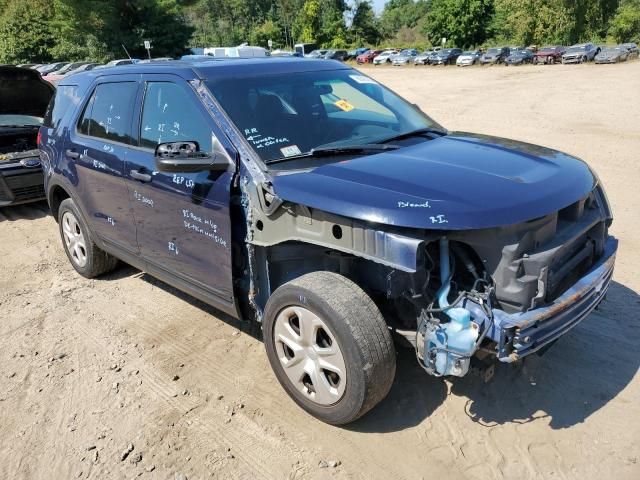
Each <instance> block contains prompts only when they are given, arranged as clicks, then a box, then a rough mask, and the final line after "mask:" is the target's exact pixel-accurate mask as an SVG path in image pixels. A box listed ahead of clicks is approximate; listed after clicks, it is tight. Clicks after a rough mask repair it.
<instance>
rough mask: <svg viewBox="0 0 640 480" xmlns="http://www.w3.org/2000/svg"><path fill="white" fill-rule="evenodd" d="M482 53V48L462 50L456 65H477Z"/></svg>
mask: <svg viewBox="0 0 640 480" xmlns="http://www.w3.org/2000/svg"><path fill="white" fill-rule="evenodd" d="M480 55H481V54H480V50H467V51H465V52H462V53H461V54H460V56H459V57H458V59H457V60H456V65H458V66H459V67H466V66H469V65H475V64H476V63H477V62H478V61H479V60H480Z"/></svg>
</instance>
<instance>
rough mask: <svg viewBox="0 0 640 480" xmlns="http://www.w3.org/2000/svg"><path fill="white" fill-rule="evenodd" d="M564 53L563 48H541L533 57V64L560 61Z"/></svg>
mask: <svg viewBox="0 0 640 480" xmlns="http://www.w3.org/2000/svg"><path fill="white" fill-rule="evenodd" d="M565 51H566V48H565V47H561V46H551V47H543V48H541V49H540V50H538V51H537V52H536V53H535V54H534V56H533V63H556V62H559V61H562V55H563V54H564V52H565Z"/></svg>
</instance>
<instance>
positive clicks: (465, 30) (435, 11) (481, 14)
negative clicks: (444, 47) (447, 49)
mask: <svg viewBox="0 0 640 480" xmlns="http://www.w3.org/2000/svg"><path fill="white" fill-rule="evenodd" d="M492 14H493V0H432V1H431V4H430V9H429V13H428V14H427V21H426V24H425V27H424V33H425V34H426V36H427V38H428V39H429V40H430V41H431V43H432V44H438V43H439V42H440V39H441V38H446V39H447V43H448V44H449V45H455V46H458V47H469V46H474V45H479V44H481V43H483V42H484V41H485V39H486V37H487V29H488V26H489V24H490V21H491V15H492Z"/></svg>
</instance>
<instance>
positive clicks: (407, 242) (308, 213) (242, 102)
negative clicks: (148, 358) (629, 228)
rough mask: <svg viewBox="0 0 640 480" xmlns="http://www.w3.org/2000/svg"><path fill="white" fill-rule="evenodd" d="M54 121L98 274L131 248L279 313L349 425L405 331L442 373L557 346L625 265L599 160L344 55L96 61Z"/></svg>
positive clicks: (50, 125) (310, 380) (274, 316)
mask: <svg viewBox="0 0 640 480" xmlns="http://www.w3.org/2000/svg"><path fill="white" fill-rule="evenodd" d="M329 67H331V68H329ZM66 89H72V90H73V91H75V92H76V96H75V97H74V98H76V100H73V99H71V98H70V97H69V96H67V95H65V94H64V92H65V91H66ZM142 92H144V95H142ZM158 99H161V101H158ZM294 105H295V108H294ZM40 137H41V141H40V143H39V145H40V155H41V158H42V162H43V165H44V170H45V171H46V172H47V175H46V177H45V191H46V193H47V199H48V201H49V205H50V207H51V212H52V214H53V217H54V218H55V219H56V220H57V222H58V225H59V230H60V236H61V242H62V247H63V249H64V251H65V253H66V255H67V257H68V259H69V261H70V263H71V265H72V266H73V268H74V269H75V270H76V271H77V272H78V273H79V274H81V275H83V276H85V277H89V278H91V277H96V276H98V275H100V274H103V273H106V272H108V271H110V270H112V269H114V268H115V266H116V264H117V261H118V260H117V259H120V260H123V261H125V262H127V263H130V264H132V265H134V266H135V267H137V268H139V269H141V270H143V271H145V272H147V273H148V274H150V275H152V276H155V277H157V278H159V279H160V280H162V281H164V282H166V283H167V284H169V285H172V286H174V287H176V288H178V289H180V290H182V291H184V292H186V293H188V294H190V295H192V296H194V297H196V298H199V299H200V300H203V301H205V302H207V303H209V304H211V305H213V306H215V307H216V308H218V309H219V310H221V311H223V312H226V313H228V314H229V315H232V316H235V317H237V318H242V319H245V320H247V321H256V322H258V323H259V325H260V326H261V330H262V332H263V338H264V342H265V349H266V354H267V357H268V359H269V362H270V364H271V366H272V368H273V370H274V372H275V376H276V378H277V379H278V381H279V382H280V384H281V385H282V387H283V388H284V390H285V391H286V392H287V393H288V394H289V395H290V396H291V397H292V398H293V400H294V401H295V402H296V403H297V404H298V405H300V406H301V407H302V408H304V409H305V410H307V411H308V412H309V413H311V414H312V415H315V416H316V417H318V418H320V419H321V420H323V421H325V422H329V423H332V424H344V423H348V422H351V421H353V420H355V419H357V418H358V417H360V416H362V415H363V414H365V413H366V412H367V411H368V410H369V409H371V408H373V407H374V406H375V405H376V404H377V403H379V402H380V401H381V400H382V399H383V398H384V397H385V395H386V394H387V392H388V391H389V389H390V388H391V385H392V383H393V379H394V374H395V368H396V356H395V352H394V345H393V342H392V338H391V330H394V331H395V332H397V333H398V334H399V335H400V334H402V333H403V332H405V333H404V334H405V335H406V338H407V339H408V340H409V341H410V342H411V343H412V345H413V346H414V348H415V353H416V357H417V359H418V361H419V362H420V363H421V365H422V366H423V367H424V369H425V370H426V371H427V372H428V373H430V374H433V375H436V376H464V375H465V374H466V373H467V372H468V370H469V364H470V359H471V357H472V356H474V355H475V354H480V352H481V354H482V355H484V356H490V357H496V358H497V359H499V360H501V361H503V362H513V361H516V360H519V359H521V358H523V357H526V356H527V355H530V354H532V353H534V352H536V351H539V350H541V349H545V348H546V347H548V346H550V345H551V344H553V343H554V342H555V340H557V339H558V338H559V337H560V336H562V335H563V334H564V333H566V332H568V331H569V330H570V329H572V328H573V327H574V326H575V325H576V324H577V323H578V322H580V321H581V320H582V319H584V318H585V317H586V316H587V315H588V313H589V312H590V311H591V310H593V309H594V308H595V307H596V306H597V305H598V304H599V303H600V302H601V301H602V299H603V298H604V296H605V294H606V292H607V287H608V286H609V282H610V281H611V276H612V271H613V267H614V260H615V253H616V248H617V243H616V240H615V239H614V238H612V237H611V236H609V234H608V227H609V225H610V224H611V221H612V214H611V209H610V206H609V203H608V201H607V197H606V195H605V193H604V189H603V187H602V185H601V184H600V182H599V180H598V177H597V176H596V175H595V173H593V171H592V170H591V169H590V168H589V166H587V164H586V163H584V162H583V161H581V160H579V159H577V158H575V157H572V156H570V155H566V154H563V153H560V152H557V151H554V150H551V149H547V148H544V147H538V146H535V145H531V144H527V143H521V142H518V141H515V140H507V139H503V138H496V137H490V136H486V135H476V134H471V133H455V132H448V131H447V130H445V129H444V128H443V127H442V126H440V125H438V124H437V123H436V122H435V121H433V120H432V119H430V118H429V117H428V116H427V115H426V114H424V113H422V112H421V111H419V110H418V109H416V108H415V107H414V106H413V105H411V104H410V103H409V102H407V101H405V100H403V99H402V98H401V97H399V96H397V95H396V94H394V93H393V92H392V91H391V90H388V89H387V88H385V87H384V86H383V85H381V84H379V83H377V82H376V81H375V80H373V79H371V78H369V77H367V76H365V75H363V74H362V73H360V72H359V71H357V70H354V69H352V68H349V67H348V66H346V65H344V64H338V63H335V64H333V65H328V64H327V62H325V61H323V60H302V59H300V60H295V59H280V58H273V59H271V61H269V62H264V61H260V60H259V59H246V60H243V61H242V62H238V61H234V60H219V61H216V62H202V63H196V64H187V63H175V64H172V63H167V64H166V65H164V64H155V65H144V64H143V65H139V66H138V67H137V68H135V69H132V68H127V67H115V68H110V69H103V70H93V71H90V72H86V73H80V74H77V75H74V76H73V77H71V78H66V79H63V80H62V81H61V84H60V87H59V88H58V93H57V95H56V98H55V101H54V108H53V109H52V114H51V115H50V116H49V117H48V119H47V121H46V122H45V124H44V125H43V127H42V128H41V129H40ZM451 192H456V194H455V195H452V194H451ZM140 219H143V220H142V221H141V220H140ZM374 300H375V301H374ZM382 312H385V313H386V315H383V314H382ZM603 328H604V327H603ZM211 368H225V366H224V365H212V366H211ZM414 381H420V380H419V379H415V380H414Z"/></svg>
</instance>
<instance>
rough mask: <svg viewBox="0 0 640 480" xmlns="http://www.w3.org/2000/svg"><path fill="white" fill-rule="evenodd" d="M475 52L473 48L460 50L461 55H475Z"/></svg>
mask: <svg viewBox="0 0 640 480" xmlns="http://www.w3.org/2000/svg"><path fill="white" fill-rule="evenodd" d="M475 54H476V52H475V51H473V50H467V51H466V52H462V55H475Z"/></svg>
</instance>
